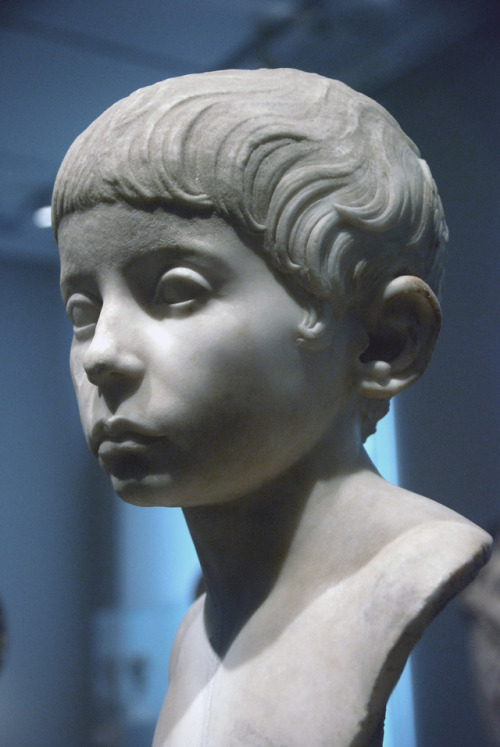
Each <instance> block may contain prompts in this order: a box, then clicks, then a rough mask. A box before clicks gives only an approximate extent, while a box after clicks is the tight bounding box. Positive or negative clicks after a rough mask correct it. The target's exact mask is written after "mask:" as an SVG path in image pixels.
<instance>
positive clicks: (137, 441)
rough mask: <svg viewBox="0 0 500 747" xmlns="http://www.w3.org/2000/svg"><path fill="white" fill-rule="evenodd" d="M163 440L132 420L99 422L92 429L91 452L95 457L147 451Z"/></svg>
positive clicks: (121, 419)
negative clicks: (149, 447) (106, 454)
mask: <svg viewBox="0 0 500 747" xmlns="http://www.w3.org/2000/svg"><path fill="white" fill-rule="evenodd" d="M159 440H163V437H162V436H161V435H158V434H156V433H153V432H151V431H150V430H148V429H147V428H145V427H144V426H142V425H140V424H138V423H134V422H132V421H130V420H125V419H123V418H120V419H111V420H99V421H98V422H97V423H96V424H95V426H94V427H93V428H92V432H91V434H90V438H89V446H90V450H91V451H92V453H93V454H94V456H95V457H98V456H99V455H100V454H101V453H104V454H105V453H108V452H110V453H111V452H113V451H117V452H126V451H141V450H145V449H146V448H147V447H148V446H151V445H152V444H154V443H155V442H157V441H159Z"/></svg>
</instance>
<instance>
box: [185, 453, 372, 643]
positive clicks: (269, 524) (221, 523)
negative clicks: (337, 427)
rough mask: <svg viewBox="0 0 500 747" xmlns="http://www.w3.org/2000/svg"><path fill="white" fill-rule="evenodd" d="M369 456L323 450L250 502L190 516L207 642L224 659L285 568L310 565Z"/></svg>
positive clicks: (242, 499) (240, 501) (188, 513)
mask: <svg viewBox="0 0 500 747" xmlns="http://www.w3.org/2000/svg"><path fill="white" fill-rule="evenodd" d="M332 453H333V454H335V453H337V457H336V458H335V457H332ZM363 455H364V450H363V449H362V448H361V447H360V445H359V443H358V444H354V443H353V445H352V446H351V447H346V446H345V445H344V447H343V449H342V454H339V453H338V452H335V451H333V452H332V451H331V450H329V449H328V448H327V447H325V448H321V449H319V450H317V451H316V452H315V453H314V454H311V455H309V456H308V457H307V458H305V459H304V460H302V461H301V462H300V463H299V464H297V465H295V466H294V467H293V468H292V469H290V470H289V471H288V472H286V473H285V474H284V475H280V476H279V477H278V478H277V479H276V480H274V481H273V482H272V483H270V484H268V485H266V486H265V487H264V488H261V489H259V490H257V491H254V492H253V493H252V494H250V495H246V496H244V497H240V498H237V499H235V500H233V501H230V502H227V503H223V504H216V505H210V506H196V507H192V508H187V509H185V510H184V514H185V517H186V521H187V524H188V527H189V531H190V533H191V536H192V538H193V541H194V544H195V547H196V550H197V553H198V557H199V559H200V563H201V567H202V570H203V575H204V579H205V583H206V588H207V597H206V602H205V625H206V630H207V635H208V637H209V640H210V642H211V644H212V646H213V648H214V649H215V651H216V652H217V653H218V654H219V655H223V654H224V653H225V651H227V649H228V648H229V646H230V645H231V643H232V642H233V640H234V638H235V637H236V635H237V634H238V632H239V631H240V630H241V628H242V627H243V625H244V624H245V623H246V621H247V620H248V619H249V618H250V616H251V615H252V613H253V612H255V610H256V609H257V608H258V607H259V606H260V605H261V604H262V603H263V602H264V600H265V599H266V598H267V597H268V596H269V594H270V592H271V591H272V589H273V588H274V587H275V585H276V584H277V583H278V581H279V579H280V577H281V576H283V574H285V575H288V574H287V573H286V571H287V566H289V565H292V566H293V567H294V568H297V567H298V568H300V567H301V566H302V565H304V567H305V566H307V564H308V563H309V559H310V556H311V551H313V552H314V551H315V544H316V543H317V541H318V537H319V535H320V534H321V531H320V530H319V531H318V527H319V528H321V523H322V521H323V519H324V517H325V514H326V513H330V514H331V511H332V508H333V510H334V506H332V504H334V503H335V501H336V496H337V495H338V494H339V493H340V492H341V490H340V486H341V485H342V483H343V482H344V481H345V480H346V479H348V476H349V475H351V474H352V473H353V472H356V471H359V470H360V469H362V468H365V467H366V465H367V462H366V461H365V457H364V456H363ZM311 530H312V531H311ZM316 565H317V564H316ZM315 580H318V581H319V579H315Z"/></svg>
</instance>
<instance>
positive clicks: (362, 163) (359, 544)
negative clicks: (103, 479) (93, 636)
mask: <svg viewBox="0 0 500 747" xmlns="http://www.w3.org/2000/svg"><path fill="white" fill-rule="evenodd" d="M53 225H54V231H55V233H56V237H57V240H58V244H59V248H60V254H61V290H62V296H63V299H64V303H65V305H66V310H67V314H68V316H69V318H70V320H71V322H72V324H73V327H74V337H73V343H72V349H71V364H70V365H71V372H72V377H73V382H74V386H75V390H76V395H77V399H78V403H79V409H80V415H81V420H82V425H83V430H84V433H85V436H86V439H87V441H88V444H89V447H90V449H91V451H92V452H93V454H94V455H95V457H96V458H97V459H98V461H99V463H100V465H101V466H102V468H103V469H104V471H105V472H106V473H107V474H108V475H109V477H110V479H111V482H112V484H113V487H114V489H115V491H116V492H117V493H118V495H119V496H120V497H121V498H122V499H123V500H125V501H128V502H131V503H134V504H136V505H141V506H181V507H182V509H183V511H184V515H185V518H186V521H187V524H188V527H189V530H190V532H191V535H192V537H193V540H194V543H195V546H196V549H197V552H198V555H199V559H200V563H201V567H202V570H203V574H204V578H205V583H206V589H207V592H206V595H204V596H203V597H202V598H200V599H199V600H198V601H197V602H196V603H195V604H194V605H193V607H192V608H191V609H190V611H189V612H188V613H187V615H186V617H185V619H184V621H183V623H182V625H181V627H180V629H179V631H178V634H177V637H176V641H175V644H174V648H173V651H172V655H171V663H170V684H169V688H168V692H167V695H166V698H165V702H164V706H163V708H162V712H161V714H160V718H159V722H158V726H157V730H156V734H155V740H154V745H155V747H167V746H168V747H186V745H194V746H196V745H200V746H201V745H203V746H204V747H221V745H224V746H225V745H232V746H234V747H237V746H239V745H242V746H247V745H251V746H252V747H270V746H271V745H273V746H274V747H278V746H279V747H304V745H314V746H318V745H335V746H336V747H348V746H350V747H361V746H365V745H380V744H381V743H382V735H383V720H384V713H385V706H386V702H387V699H388V697H389V694H390V692H391V690H392V688H393V686H394V684H395V682H396V681H397V679H398V677H399V675H400V673H401V670H402V668H403V665H404V663H405V661H406V659H407V657H408V654H409V653H410V650H411V648H412V646H413V644H414V643H415V641H416V640H417V639H418V638H419V636H420V635H421V634H422V632H423V630H424V629H425V627H426V625H427V624H428V623H429V622H430V620H431V619H432V618H433V617H434V616H435V615H436V614H437V613H438V612H439V611H440V609H441V608H442V607H443V606H444V605H445V604H446V603H447V602H448V600H449V599H450V598H451V597H453V596H454V595H455V594H456V593H457V592H458V591H460V590H461V589H462V588H463V587H464V586H465V585H466V584H467V583H468V581H470V580H471V579H472V578H473V577H474V575H475V574H476V572H477V571H478V570H479V568H480V567H481V566H482V565H483V563H484V562H485V561H486V559H487V556H488V552H489V545H490V538H489V536H488V535H487V534H486V533H485V532H483V531H482V530H481V529H479V528H478V527H476V526H475V525H473V524H472V523H470V522H469V521H468V520H466V519H465V518H463V517H461V516H459V515H458V514H456V513H454V512H453V511H451V510H450V509H448V508H445V507H444V506H442V505H439V504H437V503H435V502H433V501H432V500H429V499H427V498H424V497H421V496H418V495H415V494H412V493H410V492H407V491H405V490H403V489H401V488H399V487H395V486H393V485H390V484H388V483H387V482H385V481H384V480H383V479H382V478H381V477H380V476H379V475H378V474H377V471H376V470H375V468H374V467H373V465H372V464H371V462H370V460H369V459H368V457H367V455H366V452H365V451H364V448H363V441H364V440H365V439H366V437H367V436H368V435H369V434H370V433H371V432H373V430H374V429H375V426H376V423H377V421H378V419H379V418H380V417H382V416H383V415H384V414H385V412H386V411H387V408H388V406H389V401H390V399H391V397H393V396H394V395H395V394H397V393H398V392H399V391H401V390H402V389H404V388H405V387H407V386H409V385H410V384H412V383H413V382H414V381H416V380H417V379H418V378H419V377H420V376H421V375H422V373H423V372H424V370H425V368H426V366H427V363H428V361H429V359H430V356H431V354H432V350H433V346H434V343H435V340H436V337H437V335H438V331H439V326H440V307H439V303H438V300H437V294H438V292H439V287H440V281H441V274H442V269H443V261H444V252H445V245H446V241H447V228H446V223H445V219H444V215H443V211H442V206H441V202H440V199H439V196H438V194H437V190H436V187H435V184H434V182H433V179H432V177H431V175H430V171H429V168H428V166H427V164H426V163H425V162H424V161H423V160H422V159H421V158H420V155H419V152H418V150H417V148H416V146H415V145H414V144H413V143H412V141H411V140H410V139H409V138H408V137H407V136H406V135H405V134H404V133H403V132H402V131H401V129H400V128H399V126H398V124H397V123H396V122H395V120H394V119H393V118H392V117H391V116H390V115H389V114H388V113H387V112H386V111H385V110H384V109H383V108H382V107H381V106H379V105H378V104H376V103H375V102H373V101H371V100H370V99H369V98H367V97H365V96H363V95H361V94H359V93H356V92H354V91H352V90H351V89H349V88H348V87H347V86H345V85H343V84H341V83H338V82H336V81H331V80H328V79H326V78H323V77H321V76H318V75H314V74H306V73H302V72H299V71H295V70H259V71H242V70H235V71H222V72H215V73H206V74H200V75H190V76H185V77H181V78H176V79H170V80H166V81H164V82H161V83H158V84H156V85H154V86H151V87H148V88H145V89H141V90H139V91H136V92H135V93H133V94H132V95H131V96H129V97H128V98H126V99H124V100H122V101H119V102H118V103H116V104H115V105H114V106H112V107H111V108H110V109H108V110H107V111H106V112H104V113H103V114H102V115H101V116H100V117H99V118H98V119H97V120H96V121H95V122H94V123H93V124H91V125H90V127H89V128H88V129H87V130H86V131H85V132H84V133H83V134H82V135H80V137H79V138H78V139H77V140H76V141H75V143H74V144H73V145H72V147H71V148H70V150H69V151H68V153H67V155H66V157H65V159H64V162H63V164H62V166H61V168H60V171H59V174H58V176H57V180H56V184H55V190H54V198H53Z"/></svg>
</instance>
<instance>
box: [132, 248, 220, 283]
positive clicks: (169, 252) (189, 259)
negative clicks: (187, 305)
mask: <svg viewBox="0 0 500 747" xmlns="http://www.w3.org/2000/svg"><path fill="white" fill-rule="evenodd" d="M180 262H182V263H186V264H188V265H192V266H194V267H196V268H198V269H200V270H205V271H206V272H215V273H217V274H222V276H223V277H228V276H230V275H231V274H232V272H233V271H232V269H231V267H230V266H229V263H227V262H225V261H224V257H220V256H216V255H214V253H213V252H212V251H211V250H210V247H209V246H207V245H206V244H204V242H203V241H196V240H193V241H192V242H191V243H190V244H189V245H188V244H184V243H183V244H180V243H179V244H172V243H169V244H160V245H158V246H152V247H147V248H143V249H142V250H141V251H140V253H139V254H137V253H134V255H133V256H131V257H130V258H129V259H128V260H126V261H125V263H124V265H123V271H124V273H125V274H126V275H127V276H129V277H130V276H134V275H135V273H136V272H137V271H138V270H141V271H143V270H144V269H145V268H147V267H148V266H149V267H150V268H151V270H155V269H159V268H161V267H168V266H169V265H172V266H173V265H176V264H178V263H180Z"/></svg>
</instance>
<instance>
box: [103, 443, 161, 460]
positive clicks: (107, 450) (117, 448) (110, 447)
mask: <svg viewBox="0 0 500 747" xmlns="http://www.w3.org/2000/svg"><path fill="white" fill-rule="evenodd" d="M160 440H161V439H158V438H141V439H138V440H135V439H133V438H127V439H125V440H123V441H102V443H101V444H100V445H99V449H98V451H97V453H98V455H99V456H100V457H101V458H102V459H104V460H105V459H107V458H114V457H122V456H124V455H125V454H145V453H147V452H148V451H149V450H150V449H151V447H152V446H154V444H155V443H158V441H160Z"/></svg>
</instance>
